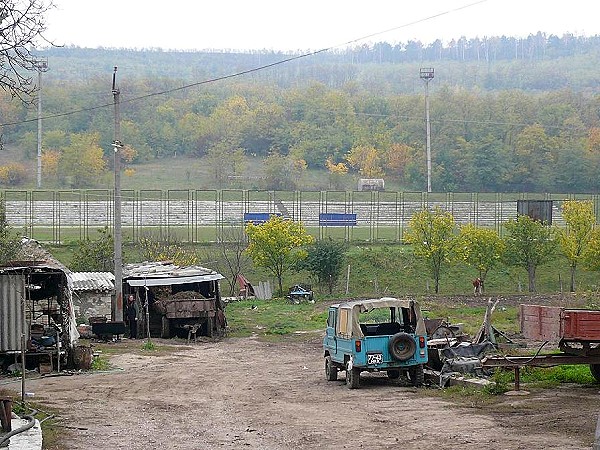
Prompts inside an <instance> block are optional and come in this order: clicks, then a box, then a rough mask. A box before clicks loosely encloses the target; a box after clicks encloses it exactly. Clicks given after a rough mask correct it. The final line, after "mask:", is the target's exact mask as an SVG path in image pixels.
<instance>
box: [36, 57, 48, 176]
mask: <svg viewBox="0 0 600 450" xmlns="http://www.w3.org/2000/svg"><path fill="white" fill-rule="evenodd" d="M33 65H34V67H35V68H36V69H37V72H38V104H37V126H38V132H37V187H38V188H41V187H42V72H46V71H47V70H48V58H39V59H35V60H34V61H33Z"/></svg>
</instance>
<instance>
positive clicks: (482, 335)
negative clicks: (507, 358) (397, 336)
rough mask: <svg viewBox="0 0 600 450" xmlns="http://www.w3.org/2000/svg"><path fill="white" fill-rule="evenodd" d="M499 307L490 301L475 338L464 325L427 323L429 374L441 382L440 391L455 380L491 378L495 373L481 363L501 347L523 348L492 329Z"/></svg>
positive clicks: (437, 322) (432, 321)
mask: <svg viewBox="0 0 600 450" xmlns="http://www.w3.org/2000/svg"><path fill="white" fill-rule="evenodd" d="M497 305H498V301H495V302H492V300H491V299H490V300H489V301H488V305H487V309H486V312H485V316H484V319H483V324H482V325H481V327H480V328H479V331H478V332H477V333H476V334H475V336H473V337H471V336H469V335H467V334H465V333H464V332H463V326H462V324H451V323H449V322H448V321H447V320H445V319H425V326H426V328H427V335H428V340H427V348H428V351H429V362H428V364H427V369H428V370H427V372H428V375H429V378H430V379H432V380H435V379H439V385H440V387H445V386H447V385H449V384H450V380H451V379H452V378H455V377H463V376H469V377H479V378H482V379H486V378H488V377H489V376H491V375H492V374H493V370H494V369H493V368H490V367H485V366H484V365H483V364H482V360H483V359H484V358H485V357H486V356H488V355H492V354H498V352H499V350H500V348H501V347H502V348H507V347H517V346H520V345H519V344H516V343H515V342H514V341H513V340H511V338H510V337H509V336H507V335H506V334H505V333H503V332H501V331H499V330H497V329H496V328H495V327H494V326H493V325H492V323H491V317H492V314H493V312H494V311H495V309H496V306H497Z"/></svg>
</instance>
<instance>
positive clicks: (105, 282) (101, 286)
mask: <svg viewBox="0 0 600 450" xmlns="http://www.w3.org/2000/svg"><path fill="white" fill-rule="evenodd" d="M71 279H72V280H73V290H74V291H113V290H114V289H115V276H114V274H112V273H111V272H72V273H71Z"/></svg>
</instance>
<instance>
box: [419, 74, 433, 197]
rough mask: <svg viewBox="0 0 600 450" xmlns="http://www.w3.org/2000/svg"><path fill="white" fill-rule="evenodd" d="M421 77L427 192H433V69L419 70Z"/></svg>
mask: <svg viewBox="0 0 600 450" xmlns="http://www.w3.org/2000/svg"><path fill="white" fill-rule="evenodd" d="M419 76H420V77H421V79H422V80H423V81H425V126H426V129H427V135H426V142H427V192H431V126H430V124H429V82H430V81H431V80H433V76H434V70H433V67H426V68H422V69H420V70H419Z"/></svg>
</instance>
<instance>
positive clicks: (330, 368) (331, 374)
mask: <svg viewBox="0 0 600 450" xmlns="http://www.w3.org/2000/svg"><path fill="white" fill-rule="evenodd" d="M325 377H326V378H327V381H335V380H337V377H338V368H337V367H336V366H334V365H333V361H331V356H327V357H326V358H325Z"/></svg>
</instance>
